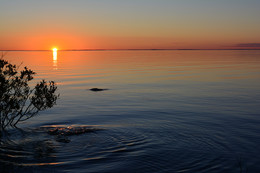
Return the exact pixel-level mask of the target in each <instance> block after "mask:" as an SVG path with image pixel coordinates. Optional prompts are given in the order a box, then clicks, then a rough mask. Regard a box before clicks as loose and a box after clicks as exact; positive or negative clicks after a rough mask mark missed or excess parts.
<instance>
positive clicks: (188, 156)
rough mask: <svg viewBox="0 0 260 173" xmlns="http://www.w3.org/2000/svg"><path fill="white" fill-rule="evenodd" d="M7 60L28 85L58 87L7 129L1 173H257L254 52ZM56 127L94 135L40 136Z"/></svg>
mask: <svg viewBox="0 0 260 173" xmlns="http://www.w3.org/2000/svg"><path fill="white" fill-rule="evenodd" d="M6 59H7V60H9V61H10V62H12V63H15V64H21V63H22V66H28V67H29V68H31V69H33V70H34V71H36V72H37V76H36V81H38V80H40V79H47V80H54V81H56V82H57V84H58V92H59V93H60V95H61V96H60V99H59V100H58V102H57V105H56V106H55V107H54V108H52V109H49V110H47V111H44V112H41V113H40V114H39V115H38V116H36V117H34V118H32V119H30V120H28V121H26V122H24V123H22V124H20V125H19V127H20V128H21V129H20V130H18V129H9V133H10V134H11V135H9V136H8V137H5V138H7V139H5V140H2V141H1V143H0V151H1V154H0V168H1V170H3V171H2V172H84V173H85V172H91V173H92V172H154V173H158V172H163V173H164V172H170V173H172V172H177V173H195V172H200V173H209V172H210V173H211V172H212V173H219V172H229V173H233V172H234V173H238V172H240V171H242V172H246V171H247V172H248V173H250V172H252V173H254V172H259V171H260V164H259V163H260V147H259V146H260V145H259V144H260V134H259V130H260V126H259V124H260V117H259V116H260V113H259V112H260V51H233V50H230V51H227V50H225V51H89V52H84V51H72V52H65V51H64V52H62V51H58V55H57V59H56V58H53V55H52V52H8V54H7V55H6ZM94 87H97V88H106V89H108V90H105V91H102V92H92V91H90V90H89V89H90V88H94ZM58 125H60V126H62V127H63V126H65V127H66V126H70V125H73V127H78V126H89V127H94V128H97V129H101V130H98V131H95V132H91V133H84V134H79V135H71V136H67V137H66V139H65V140H64V139H62V140H60V139H57V136H55V135H50V134H48V133H47V132H46V131H44V130H39V129H40V127H42V126H44V127H47V128H48V127H52V126H55V127H56V126H58ZM58 127H59V126H58Z"/></svg>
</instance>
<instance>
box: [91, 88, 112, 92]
mask: <svg viewBox="0 0 260 173" xmlns="http://www.w3.org/2000/svg"><path fill="white" fill-rule="evenodd" d="M89 90H90V91H94V92H97V91H105V90H108V89H102V88H91V89H89Z"/></svg>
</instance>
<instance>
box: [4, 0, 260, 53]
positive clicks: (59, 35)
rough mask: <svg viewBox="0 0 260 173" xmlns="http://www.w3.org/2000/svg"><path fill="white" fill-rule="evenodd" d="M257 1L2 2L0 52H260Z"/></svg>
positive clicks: (80, 0)
mask: <svg viewBox="0 0 260 173" xmlns="http://www.w3.org/2000/svg"><path fill="white" fill-rule="evenodd" d="M259 6H260V1H256V0H248V1H241V0H229V1H228V2H227V1H224V0H220V1H217V2H208V1H206V0H198V1H196V2H194V1H192V0H185V1H178V2H175V1H156V0H138V1H137V0H133V1H129V2H125V1H120V0H110V1H105V0H100V1H98V2H96V1H83V0H78V1H59V0H56V1H49V0H46V1H44V2H40V1H33V0H27V1H22V0H13V1H1V2H0V21H1V27H0V50H15V49H51V48H52V47H58V48H59V49H189V48H191V49H196V48H199V49H201V48H202V49H203V48H205V49H208V48H209V49H211V48H213V49H214V48H216V49H219V48H220V49H229V48H242V49H243V48H252V49H257V48H260V34H259V30H260V23H259V18H258V17H259V16H260V11H259V9H258V8H257V7H259Z"/></svg>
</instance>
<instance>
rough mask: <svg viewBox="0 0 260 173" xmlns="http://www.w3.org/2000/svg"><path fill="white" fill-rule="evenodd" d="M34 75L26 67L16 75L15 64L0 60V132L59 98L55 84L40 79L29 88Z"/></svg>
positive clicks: (52, 104) (33, 114) (46, 107)
mask: <svg viewBox="0 0 260 173" xmlns="http://www.w3.org/2000/svg"><path fill="white" fill-rule="evenodd" d="M35 74H36V73H35V72H34V71H32V70H31V69H28V68H27V67H24V69H23V70H21V71H20V72H18V68H17V66H16V65H12V64H10V63H9V62H8V61H6V60H4V59H3V57H2V58H0V131H3V130H4V129H6V128H7V127H16V125H17V123H19V122H22V121H25V120H27V119H29V118H32V117H33V116H35V115H36V114H37V113H38V112H39V111H42V110H45V109H48V108H51V107H53V106H54V105H55V104H56V100H57V99H58V97H59V95H57V94H56V90H57V86H56V84H55V82H53V81H50V82H48V83H47V82H46V81H45V80H42V81H40V82H39V83H37V84H36V86H35V87H34V88H33V89H30V87H29V84H28V83H29V82H30V81H31V80H33V76H34V75H35Z"/></svg>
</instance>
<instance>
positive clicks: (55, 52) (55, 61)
mask: <svg viewBox="0 0 260 173" xmlns="http://www.w3.org/2000/svg"><path fill="white" fill-rule="evenodd" d="M52 52H53V58H52V61H53V70H57V69H58V68H57V63H58V56H57V52H58V49H57V48H53V49H52Z"/></svg>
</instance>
